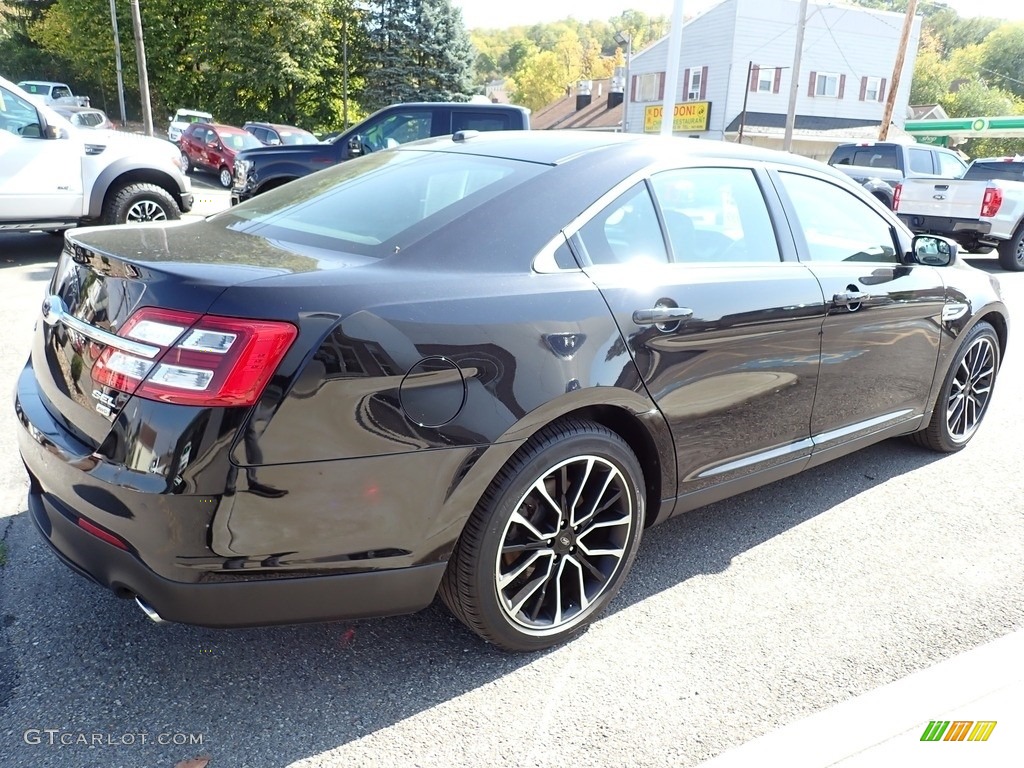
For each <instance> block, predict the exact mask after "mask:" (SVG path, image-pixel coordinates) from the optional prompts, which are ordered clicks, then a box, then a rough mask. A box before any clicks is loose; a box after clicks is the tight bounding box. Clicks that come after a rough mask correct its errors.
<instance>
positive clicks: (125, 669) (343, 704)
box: [0, 440, 941, 768]
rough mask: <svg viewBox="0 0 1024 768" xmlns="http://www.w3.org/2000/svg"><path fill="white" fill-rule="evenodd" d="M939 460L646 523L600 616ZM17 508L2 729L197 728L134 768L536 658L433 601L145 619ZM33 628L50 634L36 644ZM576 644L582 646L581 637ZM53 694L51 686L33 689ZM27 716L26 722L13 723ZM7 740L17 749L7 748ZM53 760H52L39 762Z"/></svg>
mask: <svg viewBox="0 0 1024 768" xmlns="http://www.w3.org/2000/svg"><path fill="white" fill-rule="evenodd" d="M938 458H941V457H940V456H939V455H938V454H934V453H930V452H927V451H923V450H921V449H919V448H917V447H915V446H912V445H910V444H909V443H907V442H905V441H900V440H890V441H887V442H885V443H882V444H880V445H877V446H873V447H871V448H868V449H866V450H863V451H860V452H858V453H856V454H853V455H851V456H848V457H845V458H842V459H839V460H837V461H834V462H832V463H831V464H828V465H826V466H824V467H819V468H816V469H813V470H810V471H808V472H806V473H803V474H801V475H799V476H796V477H792V478H789V479H786V480H782V481H779V482H777V483H774V484H771V485H769V486H765V487H763V488H760V489H757V490H754V491H751V492H748V493H746V494H743V495H741V496H738V497H735V498H733V499H730V500H727V501H723V502H719V503H717V504H714V505H712V506H709V507H705V508H703V509H700V510H696V511H694V512H691V513H689V514H687V515H683V516H680V517H678V518H675V519H673V520H671V521H669V522H667V523H665V524H663V525H661V526H658V527H656V528H653V529H651V530H649V531H648V532H647V533H646V535H645V538H644V541H643V543H642V546H641V550H640V553H639V556H638V558H637V560H636V563H635V565H634V568H633V571H632V573H631V574H630V576H629V578H628V580H627V582H626V584H625V586H624V587H623V589H622V591H621V592H620V594H619V596H618V597H617V599H616V600H615V601H614V602H613V604H612V606H611V608H610V613H611V614H615V613H618V612H621V611H623V610H626V609H628V608H630V607H631V606H635V605H637V604H639V603H642V602H643V601H645V600H647V599H648V598H651V597H652V596H654V595H657V594H659V593H660V592H662V591H664V590H666V589H671V588H673V587H675V586H677V585H678V584H681V583H682V582H685V581H686V580H688V579H690V578H692V577H694V576H697V575H700V574H718V573H721V572H723V571H725V570H726V569H728V568H729V567H730V564H731V563H732V561H733V560H734V558H736V557H738V556H740V555H742V554H743V553H745V552H747V551H749V550H751V549H752V548H754V547H757V546H758V545H760V544H762V543H764V542H766V541H768V540H770V539H772V538H773V537H775V536H778V535H780V534H783V533H785V532H786V531H789V530H790V529H792V528H794V527H796V526H799V525H800V524H801V523H804V522H805V521H808V520H810V519H812V518H815V517H817V516H818V515H821V514H823V513H825V512H827V511H829V510H830V509H832V508H833V507H834V506H836V505H837V504H840V503H841V502H844V501H848V500H849V499H851V498H853V497H855V496H857V495H858V494H860V493H862V492H864V491H867V490H869V489H871V488H873V487H875V486H878V485H880V484H882V483H885V482H886V481H888V480H890V479H892V478H894V477H898V476H900V475H902V474H905V473H908V472H911V471H913V470H915V469H918V468H921V467H923V466H925V465H927V464H929V463H931V462H933V461H935V460H937V459H938ZM22 510H23V511H22V512H21V513H20V514H18V515H17V516H16V518H15V520H14V527H15V529H16V530H17V531H18V535H17V536H16V537H10V536H9V537H8V538H9V540H10V539H13V540H14V541H20V542H22V543H23V546H24V547H26V548H29V549H30V550H31V551H30V552H25V551H18V549H19V548H18V546H17V545H16V544H15V545H14V546H12V547H11V551H10V552H9V554H8V559H9V563H8V566H7V568H6V569H5V570H6V574H3V573H2V572H0V576H6V577H7V581H8V583H7V585H6V588H5V589H4V590H3V591H5V592H7V593H8V595H7V597H6V598H5V602H6V604H7V605H8V606H17V605H19V602H18V599H17V598H16V597H13V595H15V594H32V595H34V596H35V597H34V599H33V603H34V605H35V606H36V607H35V608H33V609H31V610H29V609H26V611H27V613H22V612H20V611H19V612H18V613H17V614H16V615H9V616H0V647H2V646H3V644H4V641H5V638H4V637H3V635H4V634H5V631H4V627H6V634H7V635H8V638H6V640H7V642H8V643H9V647H13V648H18V649H20V650H19V651H18V653H19V655H20V657H21V658H20V664H19V670H18V671H19V673H20V679H19V680H18V681H17V683H16V688H15V690H14V692H13V695H14V703H16V705H17V708H16V709H11V710H8V712H7V714H6V718H5V719H6V720H7V722H8V728H9V729H10V730H11V731H12V732H13V733H15V734H21V733H22V732H23V731H24V730H25V729H28V728H33V727H53V726H45V725H44V726H39V725H37V724H38V723H74V724H75V729H76V730H84V731H87V732H101V733H124V732H127V731H128V730H129V729H136V730H139V729H143V728H144V726H145V725H146V724H154V723H160V724H164V725H163V726H162V727H163V728H165V729H169V730H173V731H175V732H186V733H201V734H203V735H204V739H203V745H202V747H193V748H183V747H157V746H154V745H150V746H149V747H141V746H140V747H133V748H132V751H131V755H132V757H131V762H133V764H138V765H143V764H146V765H157V764H159V765H173V764H174V763H175V762H176V761H177V760H181V759H183V758H185V757H189V756H191V755H194V754H198V753H203V754H207V755H212V756H213V758H214V760H213V762H214V763H215V764H216V765H225V766H227V765H243V764H245V765H256V764H259V765H261V766H264V768H274V767H277V766H287V765H290V764H291V763H293V762H295V761H298V760H301V759H304V758H311V757H314V756H316V755H319V754H322V753H324V752H328V751H330V750H332V749H337V748H338V747H340V746H343V745H345V744H348V743H350V742H353V741H355V740H357V739H361V738H363V737H366V736H368V735H369V734H372V733H374V732H375V731H378V730H381V729H384V728H387V727H389V726H391V725H393V724H395V723H398V722H400V721H402V720H405V719H407V718H410V717H413V716H415V715H417V714H418V713H420V712H423V711H425V710H428V709H431V708H433V707H435V706H438V705H441V704H443V703H445V702H447V701H449V700H452V699H455V698H457V697H460V696H462V695H463V694H467V693H469V692H472V691H474V690H476V689H479V688H481V687H483V686H486V685H487V684H488V683H491V682H493V681H495V680H498V679H500V678H502V677H504V676H505V675H508V674H510V673H512V672H514V671H516V670H518V669H520V668H522V667H525V666H528V665H530V664H533V663H534V662H536V661H537V660H538V658H539V657H538V655H536V654H535V655H525V656H520V655H509V654H505V653H502V652H500V651H498V650H496V649H494V648H492V647H490V646H488V645H486V644H484V643H482V642H481V641H479V640H478V639H477V638H476V637H475V636H474V635H472V634H471V633H469V632H468V631H467V630H465V629H464V628H463V627H462V626H461V625H460V624H459V623H458V622H457V621H456V620H455V619H454V618H452V617H451V616H450V615H449V614H448V613H447V611H446V610H445V609H444V608H443V606H442V605H441V604H440V603H439V601H435V603H434V604H433V605H432V606H430V607H429V608H428V609H426V610H424V611H422V612H420V613H418V614H415V615H411V616H402V617H394V618H384V619H375V620H362V621H346V622H335V623H328V624H317V625H304V626H287V627H271V628H262V629H239V630H210V629H203V628H196V627H188V626H183V625H167V626H164V627H156V626H154V625H153V624H151V623H150V622H149V621H148V620H147V619H145V618H144V617H143V616H142V614H141V612H139V611H138V609H137V608H136V607H135V606H134V604H133V603H130V602H128V601H121V600H117V599H115V598H114V597H113V596H112V595H111V594H110V593H108V592H106V591H105V590H101V589H99V588H97V587H95V586H93V585H90V584H89V583H88V582H86V581H85V580H84V579H82V578H80V577H79V576H76V575H75V574H73V573H71V572H70V571H69V570H68V569H67V568H65V567H64V566H63V565H61V564H60V563H59V562H58V561H57V559H56V558H55V557H53V556H52V555H51V554H50V553H49V552H48V551H46V549H45V546H44V545H43V544H42V543H41V542H40V541H39V539H38V534H37V533H36V532H35V531H34V530H30V529H31V528H32V523H31V521H30V520H29V518H28V515H27V513H26V512H25V511H24V506H23V507H22ZM12 582H16V583H17V587H16V588H17V589H18V592H14V591H13V590H14V589H15V587H13V586H12ZM4 586H5V585H3V584H2V583H0V587H4ZM25 590H28V591H27V592H26V591H25ZM599 626H600V622H599V623H598V627H599ZM44 637H50V638H51V640H49V641H47V642H44V643H39V642H38V641H39V639H40V638H44ZM33 641H36V642H35V644H33ZM576 642H578V643H586V642H587V639H586V636H584V637H583V638H581V639H579V640H577V641H576ZM40 645H41V646H42V648H40V647H39V646H40ZM553 652H557V650H556V651H553ZM549 653H551V652H549ZM53 691H60V692H61V695H60V696H58V697H54V696H53V695H52V693H51V694H49V695H48V694H45V693H44V692H53ZM140 692H141V693H140ZM3 694H4V692H3V691H0V710H2V709H3V698H4V695H3ZM154 702H156V706H157V707H158V709H157V710H156V711H153V710H152V707H153V706H154ZM24 713H31V718H30V719H28V720H25V721H24V722H22V721H21V720H19V718H20V717H27V716H28V715H27V714H24ZM153 727H155V726H153ZM18 740H19V741H20V740H21V739H20V736H19V739H18ZM0 746H2V745H0ZM425 748H426V747H425ZM17 749H19V750H22V751H24V750H26V749H28V748H27V747H25V746H24V745H22V744H20V743H19V744H18V745H17ZM3 751H4V750H3V749H2V748H0V754H2V753H3ZM26 754H27V753H26ZM257 756H258V757H257ZM21 757H24V755H22V756H21ZM95 757H96V754H95V753H92V754H90V753H89V751H88V749H86V748H83V749H82V750H79V749H78V748H77V747H74V746H71V747H64V748H62V749H61V750H59V753H58V752H57V751H49V752H47V751H40V750H38V749H37V750H36V751H35V752H33V753H32V761H31V764H33V765H35V766H39V768H43V767H44V766H48V765H55V766H56V765H69V764H71V763H72V762H75V764H81V765H84V764H85V762H83V761H86V760H91V759H94V758H95ZM58 758H59V760H62V761H63V762H60V761H58V762H53V763H50V762H47V760H56V759H58ZM9 764H28V763H26V762H24V761H22V762H20V763H19V761H18V759H14V762H13V763H9Z"/></svg>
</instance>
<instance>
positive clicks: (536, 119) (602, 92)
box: [530, 79, 622, 131]
mask: <svg viewBox="0 0 1024 768" xmlns="http://www.w3.org/2000/svg"><path fill="white" fill-rule="evenodd" d="M610 88H611V80H610V79H605V80H594V81H593V84H592V88H591V93H592V94H593V96H592V97H591V102H590V104H589V106H586V107H584V108H583V109H580V110H577V109H576V92H575V89H568V90H570V93H567V94H566V95H565V96H562V98H560V99H558V100H557V101H554V102H552V103H551V104H548V105H547V106H546V107H543V108H541V109H540V110H538V111H537V112H534V113H533V114H532V115H530V127H531V128H532V129H534V130H541V131H544V130H551V129H553V128H576V129H582V130H591V131H616V130H620V129H621V126H622V104H621V103H620V104H617V105H616V106H614V107H612V108H611V109H609V108H608V92H609V89H610Z"/></svg>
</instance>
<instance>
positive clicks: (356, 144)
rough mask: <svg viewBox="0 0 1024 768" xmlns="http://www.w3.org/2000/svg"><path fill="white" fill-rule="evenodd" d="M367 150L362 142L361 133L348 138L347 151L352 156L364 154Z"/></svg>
mask: <svg viewBox="0 0 1024 768" xmlns="http://www.w3.org/2000/svg"><path fill="white" fill-rule="evenodd" d="M368 151H369V149H368V148H367V146H366V144H365V143H364V139H363V137H362V135H361V134H358V133H357V134H356V135H355V136H353V137H352V138H351V139H349V140H348V153H349V155H351V156H352V157H359V156H360V155H362V154H365V153H366V152H368Z"/></svg>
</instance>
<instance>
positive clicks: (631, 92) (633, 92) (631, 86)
mask: <svg viewBox="0 0 1024 768" xmlns="http://www.w3.org/2000/svg"><path fill="white" fill-rule="evenodd" d="M632 80H633V82H631V83H630V84H629V100H630V102H635V101H636V89H637V75H633V78H632Z"/></svg>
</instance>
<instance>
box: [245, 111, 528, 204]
mask: <svg viewBox="0 0 1024 768" xmlns="http://www.w3.org/2000/svg"><path fill="white" fill-rule="evenodd" d="M529 127H530V112H529V110H527V109H525V108H524V107H517V106H513V105H511V104H473V103H456V102H423V103H414V104H394V105H392V106H390V107H385V108H384V109H382V110H380V111H378V112H375V113H373V114H372V115H370V116H369V117H368V118H366V119H365V120H363V121H362V122H361V123H358V124H357V125H354V126H352V127H351V128H349V129H348V130H347V131H345V132H344V133H341V134H340V135H338V136H336V137H335V138H333V139H331V140H330V141H327V142H323V143H320V144H304V145H297V146H295V145H289V146H274V147H258V148H254V149H247V150H244V151H242V152H239V153H238V155H237V156H236V157H235V168H234V185H233V187H232V189H231V204H232V205H235V204H237V203H240V202H243V201H245V200H248V199H249V198H250V197H254V196H256V195H258V194H260V193H261V192H266V191H267V190H268V189H273V188H274V187H279V186H281V185H282V184H285V183H287V182H289V181H292V180H293V179H297V178H299V177H300V176H306V175H308V174H310V173H313V172H315V171H319V170H322V169H324V168H328V167H330V166H332V165H337V164H338V163H341V162H344V161H345V160H350V159H352V158H353V157H359V156H361V155H366V154H369V153H370V152H376V151H377V150H380V149H388V148H390V147H397V146H398V145H399V144H405V143H407V142H410V141H416V140H417V139H427V138H430V137H432V136H445V135H447V134H449V133H457V132H458V131H513V130H527V129H528V128H529Z"/></svg>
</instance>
